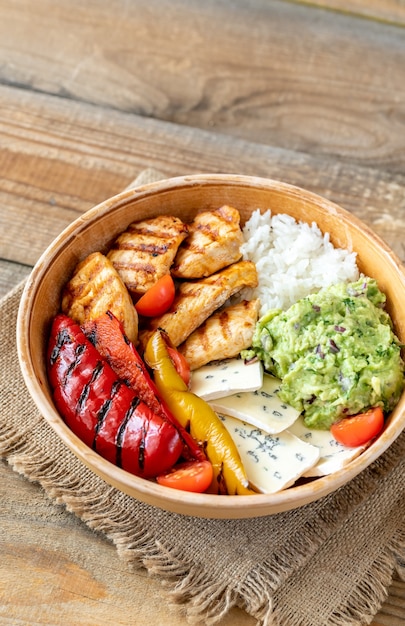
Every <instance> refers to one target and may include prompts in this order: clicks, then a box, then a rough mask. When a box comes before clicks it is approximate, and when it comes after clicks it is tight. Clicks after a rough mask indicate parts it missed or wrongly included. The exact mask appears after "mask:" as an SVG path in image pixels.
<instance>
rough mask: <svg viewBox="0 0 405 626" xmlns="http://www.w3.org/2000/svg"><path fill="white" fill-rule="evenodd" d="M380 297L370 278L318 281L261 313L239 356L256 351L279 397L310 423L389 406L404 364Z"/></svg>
mask: <svg viewBox="0 0 405 626" xmlns="http://www.w3.org/2000/svg"><path fill="white" fill-rule="evenodd" d="M384 304H385V295H384V294H383V293H382V292H381V291H380V290H379V289H378V286H377V283H376V281H375V280H374V279H370V278H364V277H362V278H360V280H358V281H356V282H352V283H339V284H337V285H333V286H331V287H327V288H324V289H322V290H321V291H319V292H318V293H316V294H313V295H310V296H308V297H306V298H303V299H302V300H299V301H298V302H296V303H295V304H293V305H292V306H291V307H290V308H289V309H288V310H287V311H280V310H271V311H269V312H268V313H267V314H266V315H264V316H263V317H262V318H261V319H260V320H259V321H258V323H257V326H256V330H255V334H254V337H253V343H252V348H251V349H250V350H247V351H244V353H242V356H243V357H244V358H252V357H253V356H258V357H259V358H260V359H261V360H262V361H263V364H264V367H265V369H266V370H267V371H268V372H270V373H272V374H273V375H274V376H277V377H278V378H280V379H281V381H282V383H281V387H280V392H279V396H280V398H281V399H282V400H283V401H284V402H286V403H288V404H290V405H292V406H293V407H295V408H296V409H297V410H299V411H301V412H302V414H303V416H304V421H305V424H306V425H307V426H308V427H310V428H319V429H328V428H329V427H330V426H331V424H333V422H336V421H337V420H339V419H340V418H342V417H347V416H349V415H355V414H357V413H360V412H362V411H364V410H366V409H368V408H370V407H375V406H381V407H382V408H383V410H384V411H385V412H388V411H390V410H391V409H392V408H393V407H394V406H395V404H396V403H397V402H398V400H399V397H400V394H401V392H402V389H403V386H404V363H403V360H402V358H401V345H400V342H399V340H398V339H397V338H396V337H395V335H394V333H393V329H392V322H391V319H390V317H389V315H388V313H387V312H386V311H384V308H383V307H384Z"/></svg>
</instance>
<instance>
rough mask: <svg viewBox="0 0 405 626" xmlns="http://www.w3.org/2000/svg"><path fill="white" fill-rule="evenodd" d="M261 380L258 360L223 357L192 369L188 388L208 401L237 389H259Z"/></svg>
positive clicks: (260, 367)
mask: <svg viewBox="0 0 405 626" xmlns="http://www.w3.org/2000/svg"><path fill="white" fill-rule="evenodd" d="M262 382H263V366H262V364H261V363H260V361H255V362H252V363H245V362H244V361H243V360H242V359H237V358H234V359H224V360H223V361H215V362H213V363H208V365H203V366H202V367H200V368H199V369H197V370H194V371H193V373H192V375H191V385H190V390H191V391H192V392H193V393H195V394H196V395H197V396H200V398H204V400H207V401H209V400H215V399H216V398H222V397H223V396H228V395H230V394H234V393H236V392H238V391H244V392H245V391H254V390H255V389H260V387H261V386H262Z"/></svg>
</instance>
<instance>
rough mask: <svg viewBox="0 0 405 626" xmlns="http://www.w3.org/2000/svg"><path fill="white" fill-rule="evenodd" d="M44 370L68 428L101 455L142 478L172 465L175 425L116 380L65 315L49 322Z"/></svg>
mask: <svg viewBox="0 0 405 626" xmlns="http://www.w3.org/2000/svg"><path fill="white" fill-rule="evenodd" d="M47 366H48V377H49V382H50V384H51V387H52V389H53V397H54V401H55V405H56V407H57V409H58V410H59V412H60V414H61V415H62V417H63V418H64V420H65V422H66V424H67V425H68V426H69V428H71V430H72V431H73V432H74V433H75V434H76V435H77V436H78V437H80V439H81V440H82V441H83V442H84V443H86V444H87V445H88V446H90V447H91V448H93V449H94V450H95V451H96V452H98V453H99V454H100V455H101V456H103V457H104V458H106V459H107V460H108V461H111V462H112V463H114V464H115V465H118V466H119V467H122V468H123V469H125V470H127V471H128V472H131V473H133V474H136V475H138V476H142V477H144V478H152V477H155V476H157V475H159V474H161V473H162V472H165V471H167V470H168V469H170V468H171V467H172V466H173V465H174V464H175V463H176V462H177V460H178V459H179V457H180V455H181V453H182V450H183V442H182V439H181V437H180V435H179V433H178V431H177V429H176V428H175V426H174V425H173V424H171V423H170V422H168V421H167V420H166V419H164V418H163V417H162V416H161V415H157V414H156V413H155V412H154V411H153V410H152V409H151V408H149V407H148V406H147V405H146V404H145V403H144V402H143V401H142V400H140V399H139V397H138V395H137V394H136V393H135V391H134V390H133V389H131V388H130V387H129V386H128V385H127V384H126V383H125V382H124V381H122V380H120V379H119V377H118V376H117V374H116V373H115V372H114V370H113V369H112V368H111V367H110V365H109V364H108V363H107V361H106V360H105V359H103V358H102V357H101V356H100V354H99V352H98V351H97V349H96V348H95V347H94V346H93V344H92V343H91V342H90V341H89V340H88V338H87V337H86V336H85V334H84V333H83V332H82V330H81V328H80V326H79V325H78V324H76V323H75V322H74V321H73V320H72V319H71V318H70V317H68V316H66V315H57V316H56V317H55V319H54V321H53V324H52V328H51V334H50V340H49V345H48V355H47Z"/></svg>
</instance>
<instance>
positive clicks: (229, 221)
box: [172, 205, 243, 278]
mask: <svg viewBox="0 0 405 626" xmlns="http://www.w3.org/2000/svg"><path fill="white" fill-rule="evenodd" d="M189 231H190V234H189V236H188V237H187V239H185V241H183V243H182V245H181V246H180V248H179V250H178V252H177V255H176V258H175V259H174V264H173V267H172V274H173V276H176V277H177V278H202V277H203V276H210V275H211V274H213V273H214V272H217V271H218V270H220V269H222V268H224V267H227V266H228V265H231V263H235V262H236V261H239V259H241V258H242V254H241V251H240V247H241V245H242V243H243V235H242V231H241V229H240V216H239V212H238V211H237V210H236V209H234V208H233V207H230V206H226V205H225V206H223V207H221V208H220V209H217V210H216V211H204V212H203V213H199V214H198V215H196V217H195V218H194V220H193V222H192V223H191V224H190V225H189Z"/></svg>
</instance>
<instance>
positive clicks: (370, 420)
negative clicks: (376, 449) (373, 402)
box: [330, 407, 384, 448]
mask: <svg viewBox="0 0 405 626" xmlns="http://www.w3.org/2000/svg"><path fill="white" fill-rule="evenodd" d="M383 427H384V414H383V412H382V409H381V408H380V407H376V408H374V409H370V410H369V411H366V413H359V415H354V416H353V417H345V418H344V419H342V420H340V422H336V424H332V426H331V427H330V432H331V433H332V435H333V436H334V438H335V439H336V441H338V442H339V443H341V444H342V445H344V446H348V447H350V448H355V447H356V446H362V445H364V444H365V443H367V442H369V441H370V440H371V439H374V437H377V435H379V434H380V432H381V431H382V429H383Z"/></svg>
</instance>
